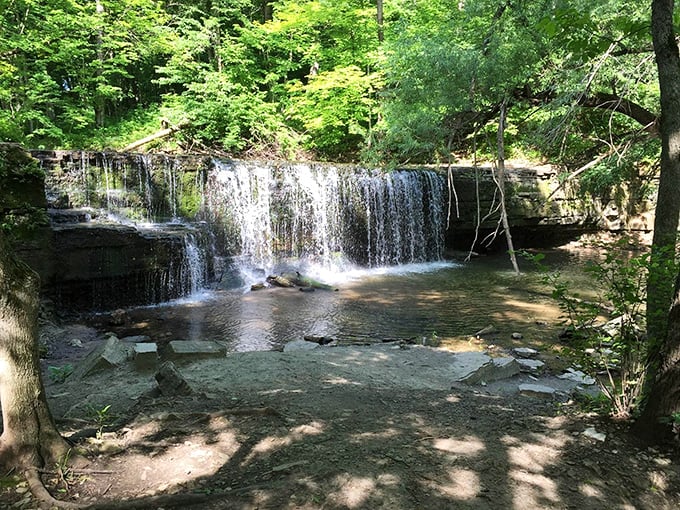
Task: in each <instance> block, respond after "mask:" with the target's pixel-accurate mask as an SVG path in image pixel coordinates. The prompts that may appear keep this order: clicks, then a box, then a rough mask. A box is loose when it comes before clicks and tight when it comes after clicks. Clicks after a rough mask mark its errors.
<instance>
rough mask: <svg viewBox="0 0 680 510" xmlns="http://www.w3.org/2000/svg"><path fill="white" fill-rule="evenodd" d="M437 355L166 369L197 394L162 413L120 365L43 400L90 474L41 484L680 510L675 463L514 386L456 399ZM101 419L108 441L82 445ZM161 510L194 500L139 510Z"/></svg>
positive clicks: (261, 355)
mask: <svg viewBox="0 0 680 510" xmlns="http://www.w3.org/2000/svg"><path fill="white" fill-rule="evenodd" d="M449 354H450V353H449ZM449 354H444V355H442V353H441V352H440V351H437V350H436V349H430V348H425V347H410V348H407V349H401V348H399V346H395V345H389V346H386V345H381V346H376V347H364V348H358V347H354V348H347V347H336V348H320V349H317V350H315V351H310V352H295V353H281V352H251V353H234V354H229V355H227V357H226V358H222V359H218V360H214V359H213V360H204V361H196V362H193V363H188V364H182V365H178V366H179V370H180V371H181V373H182V374H183V375H184V377H185V378H186V380H187V381H188V382H189V384H190V385H191V386H192V388H193V389H194V393H193V394H192V395H189V396H184V397H173V398H169V397H164V396H161V395H159V394H158V393H157V392H154V388H155V386H156V384H155V381H154V379H153V376H152V374H139V373H137V372H135V370H134V369H133V367H132V364H131V363H128V364H124V365H123V366H121V367H119V368H117V369H115V370H109V371H104V372H99V373H97V374H94V375H92V376H89V377H86V378H84V379H83V380H81V381H71V380H67V381H66V382H65V383H63V384H50V385H48V393H49V398H50V403H51V405H52V407H53V410H54V414H55V416H56V417H57V418H58V420H59V423H60V427H61V428H62V430H64V433H65V435H70V434H74V436H73V441H74V443H75V445H76V447H77V448H78V449H79V450H80V451H81V452H83V453H84V454H85V455H86V456H87V457H88V458H89V459H90V460H91V465H90V466H89V468H88V469H89V471H87V472H82V473H69V472H66V473H63V472H62V473H59V469H57V467H55V469H54V470H53V474H46V481H47V482H48V483H49V484H50V485H51V487H52V489H53V493H54V494H57V495H58V496H59V497H61V498H64V499H69V500H73V501H79V502H82V503H90V504H91V503H101V502H102V501H114V502H116V501H118V502H119V501H122V500H127V501H129V503H128V502H127V501H126V503H125V506H124V507H125V508H170V507H171V506H174V507H175V508H186V509H196V510H198V509H214V510H217V509H227V508H238V509H255V508H272V509H293V508H295V509H334V508H337V509H340V508H343V509H346V508H366V509H377V508H384V509H390V510H395V509H404V510H406V509H415V508H427V509H433V508H446V509H450V508H480V509H481V508H494V509H498V508H516V509H527V508H531V509H534V508H538V509H543V508H545V509H561V508H621V509H624V508H625V509H629V508H645V509H647V508H649V509H665V508H668V509H671V508H678V507H680V468H679V466H680V459H678V457H677V454H675V456H674V454H673V453H672V452H670V451H660V450H653V449H646V448H644V447H641V446H639V445H637V444H636V443H635V442H634V441H633V440H632V439H630V438H629V437H628V436H627V435H626V433H625V427H623V426H616V425H615V424H612V423H608V422H604V421H601V420H600V419H598V418H597V417H596V416H595V415H585V414H583V413H581V412H576V410H575V406H570V405H566V406H558V405H557V404H556V402H554V401H546V400H541V399H535V398H530V397H526V396H522V395H519V394H518V393H517V391H516V386H517V383H518V379H517V378H513V379H511V380H509V381H508V382H507V383H503V384H495V385H494V384H489V385H487V386H472V387H471V386H465V385H462V384H458V383H456V382H455V381H452V380H451V377H450V357H449ZM447 360H448V361H447ZM522 377H526V376H522ZM109 405H110V406H111V407H110V408H109V410H108V411H106V412H103V414H104V416H105V418H106V419H105V420H104V421H105V422H108V421H110V422H112V423H113V427H112V428H111V429H110V431H104V432H103V434H101V436H102V437H101V438H100V439H97V438H96V437H81V436H87V435H94V434H95V432H96V429H97V423H96V419H95V416H96V412H93V411H96V410H99V411H100V412H102V410H103V409H104V408H105V406H109ZM589 428H594V429H595V430H596V431H597V432H599V433H603V434H605V435H606V439H605V440H604V441H599V440H597V439H593V438H591V437H590V436H589V435H588V434H585V433H584V432H585V431H586V430H587V429H589ZM105 430H106V429H105ZM79 437H80V438H79ZM61 475H65V476H63V477H62V476H61ZM64 481H66V482H67V483H68V486H66V485H65V483H64ZM5 482H6V483H4V485H3V488H2V489H0V501H3V502H4V503H3V504H1V505H0V507H2V508H32V506H31V505H32V501H31V499H30V498H29V497H27V496H25V492H24V490H23V489H24V487H23V486H21V485H18V486H17V485H16V484H12V483H10V482H9V481H8V480H5ZM60 491H61V492H60ZM173 494H184V495H186V494H189V495H193V496H191V497H190V498H189V499H188V500H187V499H183V500H182V502H181V503H179V504H173V503H172V501H173V500H171V501H166V500H163V499H160V500H153V501H149V500H148V499H146V500H145V499H141V498H147V497H150V496H159V495H160V496H161V498H162V495H173ZM173 498H175V499H174V503H177V502H178V501H180V499H179V496H173ZM191 498H202V499H201V500H200V501H195V500H194V501H193V503H192V501H191ZM134 501H138V503H137V504H135V503H134ZM22 502H23V503H22ZM12 505H15V506H12Z"/></svg>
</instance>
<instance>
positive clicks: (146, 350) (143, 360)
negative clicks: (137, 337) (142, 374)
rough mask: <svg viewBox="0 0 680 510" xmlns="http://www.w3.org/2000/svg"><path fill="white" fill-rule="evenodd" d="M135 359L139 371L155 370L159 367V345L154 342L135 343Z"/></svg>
mask: <svg viewBox="0 0 680 510" xmlns="http://www.w3.org/2000/svg"><path fill="white" fill-rule="evenodd" d="M134 358H135V368H136V369H137V370H140V371H144V370H155V369H156V366H157V365H158V345H156V344H155V343H153V342H138V343H135V350H134Z"/></svg>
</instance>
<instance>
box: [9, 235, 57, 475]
mask: <svg viewBox="0 0 680 510" xmlns="http://www.w3.org/2000/svg"><path fill="white" fill-rule="evenodd" d="M39 290H40V286H39V278H38V275H37V274H36V273H35V272H34V271H33V270H31V269H30V268H29V267H28V266H26V265H25V264H23V263H22V262H20V261H18V260H17V259H16V258H15V257H14V256H13V254H12V251H11V248H10V247H9V246H8V242H7V240H6V239H5V236H4V234H3V233H2V231H1V230H0V402H1V405H2V425H3V429H2V435H1V436H0V465H4V466H6V467H7V468H18V469H20V470H27V469H30V468H35V467H42V466H44V465H46V464H51V463H53V462H56V461H58V460H61V459H63V458H64V456H65V455H66V454H67V453H68V450H69V446H68V444H67V443H66V441H64V439H63V438H62V437H61V436H60V435H59V432H58V431H57V428H56V426H55V424H54V420H53V419H52V415H51V413H50V411H49V408H48V407H47V399H46V396H45V389H44V386H43V381H42V376H41V372H40V364H39V356H38V334H37V333H38V331H37V329H38V322H37V321H38V308H39Z"/></svg>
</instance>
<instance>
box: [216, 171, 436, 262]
mask: <svg viewBox="0 0 680 510" xmlns="http://www.w3.org/2000/svg"><path fill="white" fill-rule="evenodd" d="M206 188H207V190H208V193H207V197H206V204H205V205H206V208H207V209H208V210H209V211H210V212H209V214H210V217H211V219H210V220H209V221H211V222H213V223H214V224H215V225H217V226H218V228H219V229H220V230H221V234H222V237H223V239H224V240H225V241H224V242H225V244H226V245H227V246H228V250H229V251H231V252H232V253H240V260H241V264H242V266H247V267H251V268H252V267H254V268H260V269H262V270H264V271H265V272H268V271H271V270H273V269H274V268H275V267H276V266H277V265H279V264H280V263H282V262H284V261H286V260H290V259H293V260H294V261H295V263H296V264H298V265H299V264H301V263H302V264H305V263H312V264H316V265H320V266H322V267H323V268H324V269H326V270H340V269H342V268H343V267H344V265H345V264H346V263H347V262H351V263H355V264H360V265H365V266H369V267H376V266H384V265H395V264H405V263H415V262H425V261H434V260H439V259H441V257H442V254H443V250H444V204H445V203H446V200H445V185H444V181H443V178H442V176H440V175H439V174H437V173H436V172H433V171H429V170H425V171H393V172H381V171H377V170H366V169H355V168H349V167H335V166H331V165H308V164H287V165H279V166H277V165H262V164H254V163H247V162H226V161H219V160H217V161H215V162H214V171H213V172H212V173H211V175H209V177H208V184H207V187H206ZM230 239H231V240H232V242H233V240H236V242H235V243H233V244H232V245H229V240H230Z"/></svg>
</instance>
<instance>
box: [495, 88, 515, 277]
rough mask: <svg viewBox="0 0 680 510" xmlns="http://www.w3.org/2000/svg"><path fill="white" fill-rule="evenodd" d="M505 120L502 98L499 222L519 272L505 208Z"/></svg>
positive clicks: (513, 262) (499, 124)
mask: <svg viewBox="0 0 680 510" xmlns="http://www.w3.org/2000/svg"><path fill="white" fill-rule="evenodd" d="M505 121H506V102H505V100H503V103H502V104H501V111H500V117H499V120H498V140H497V141H498V189H499V190H500V195H501V223H502V224H503V232H504V233H505V240H506V242H507V243H508V253H509V254H510V262H512V268H513V269H514V270H515V274H519V266H518V265H517V255H516V254H515V246H514V245H513V243H512V235H511V233H510V223H509V222H508V212H507V210H506V208H505V142H504V134H505Z"/></svg>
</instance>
